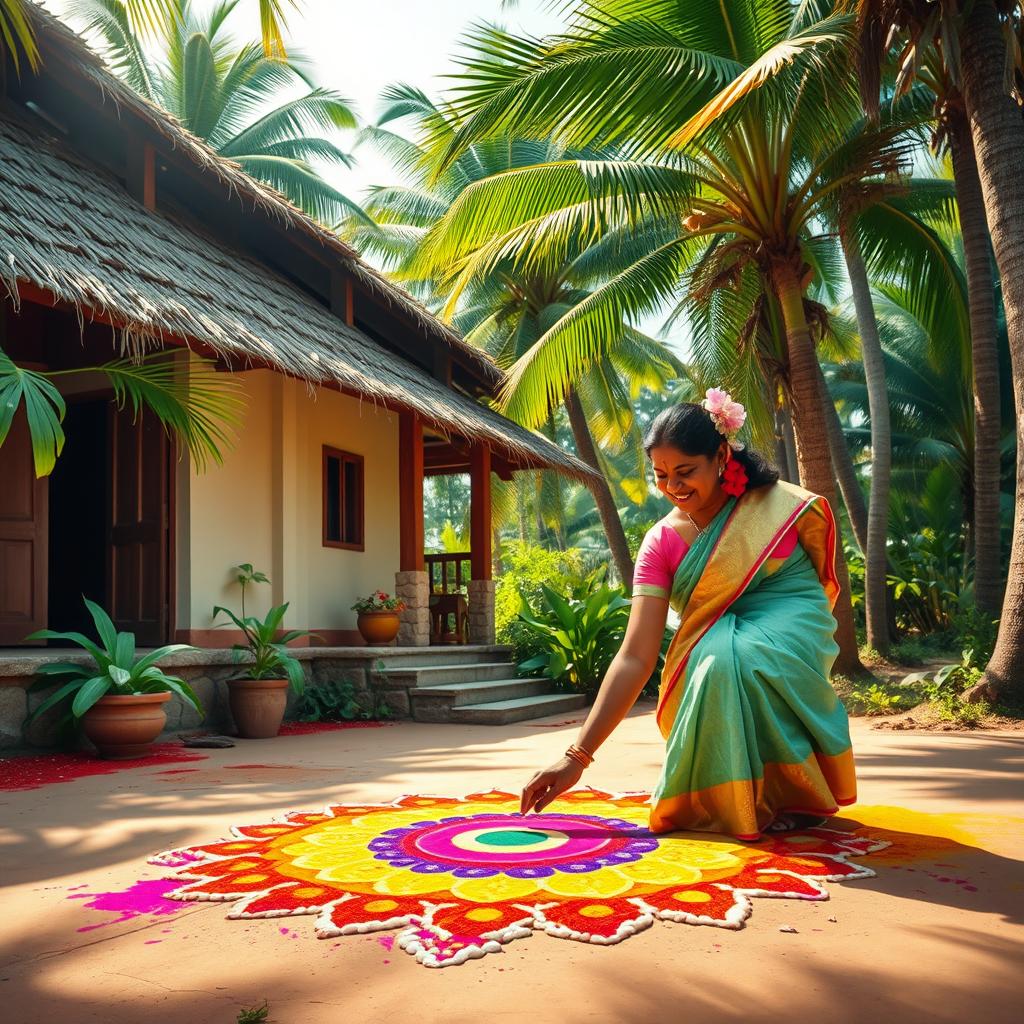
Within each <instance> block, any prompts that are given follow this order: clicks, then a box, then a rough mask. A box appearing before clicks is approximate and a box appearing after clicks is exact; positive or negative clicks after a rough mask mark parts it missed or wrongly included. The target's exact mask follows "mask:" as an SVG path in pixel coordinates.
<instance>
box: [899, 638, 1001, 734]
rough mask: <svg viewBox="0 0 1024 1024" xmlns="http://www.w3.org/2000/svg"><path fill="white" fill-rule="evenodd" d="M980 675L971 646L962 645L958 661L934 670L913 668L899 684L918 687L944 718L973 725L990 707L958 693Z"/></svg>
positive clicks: (979, 668)
mask: <svg viewBox="0 0 1024 1024" xmlns="http://www.w3.org/2000/svg"><path fill="white" fill-rule="evenodd" d="M983 675H984V671H983V669H982V668H981V667H979V665H978V662H977V660H976V658H975V655H974V650H973V649H972V648H966V649H965V650H964V651H963V652H961V655H960V661H959V662H954V663H952V664H949V665H943V666H942V667H941V668H940V669H938V670H936V671H935V672H914V673H912V674H911V675H909V676H906V677H905V678H904V679H903V683H902V685H903V686H907V687H915V688H919V689H920V692H921V694H922V696H923V697H924V699H925V700H927V701H928V702H929V703H931V704H933V705H934V706H935V707H936V708H937V709H938V712H939V715H940V717H942V718H943V719H945V720H946V721H949V722H956V723H957V724H959V725H977V724H978V722H980V721H981V719H982V718H984V717H985V716H986V715H987V714H989V713H990V712H991V710H992V709H991V707H990V706H989V705H988V704H987V703H985V702H984V701H979V702H977V703H973V704H966V703H964V701H963V700H961V695H962V694H963V692H964V691H965V690H967V689H969V688H970V687H972V686H973V685H974V684H975V683H977V682H978V680H980V679H981V677H982V676H983Z"/></svg>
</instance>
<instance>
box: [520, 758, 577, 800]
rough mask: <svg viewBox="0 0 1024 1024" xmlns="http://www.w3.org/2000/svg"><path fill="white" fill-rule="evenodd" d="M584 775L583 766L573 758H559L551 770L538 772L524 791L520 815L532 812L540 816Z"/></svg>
mask: <svg viewBox="0 0 1024 1024" xmlns="http://www.w3.org/2000/svg"><path fill="white" fill-rule="evenodd" d="M582 774H583V766H582V765H581V764H580V763H579V762H577V761H574V760H573V759H572V758H571V757H562V758H559V760H557V761H556V762H555V763H554V764H553V765H552V766H551V767H550V768H545V769H544V771H542V772H537V774H536V775H534V777H533V778H532V779H530V781H529V782H528V783H527V784H526V788H525V789H524V790H523V797H522V801H521V803H520V805H519V812H520V814H529V813H530V811H531V810H533V811H536V812H537V813H538V814H540V812H541V811H543V810H544V808H545V807H547V805H548V804H549V803H551V801H552V800H554V799H555V798H556V797H557V796H559V795H561V794H562V793H564V792H565V791H566V790H567V789H571V788H572V787H573V786H575V785H576V783H577V782H579V781H580V776H581V775H582Z"/></svg>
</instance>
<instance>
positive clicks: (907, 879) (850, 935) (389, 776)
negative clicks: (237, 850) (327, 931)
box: [0, 710, 1024, 1024]
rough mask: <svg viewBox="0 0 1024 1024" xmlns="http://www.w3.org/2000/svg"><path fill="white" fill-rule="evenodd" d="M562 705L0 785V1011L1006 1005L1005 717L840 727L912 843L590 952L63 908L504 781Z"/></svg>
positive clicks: (47, 1015)
mask: <svg viewBox="0 0 1024 1024" xmlns="http://www.w3.org/2000/svg"><path fill="white" fill-rule="evenodd" d="M574 721H578V720H576V719H574V720H570V721H567V720H565V719H564V718H563V719H556V720H546V721H542V722H534V723H525V724H523V725H519V726H513V727H508V728H487V727H467V726H432V725H415V724H400V725H393V726H389V727H386V728H381V729H363V730H346V731H341V732H333V733H322V734H318V735H311V736H300V737H288V738H285V737H278V738H277V739H274V740H264V741H240V742H239V745H238V746H237V747H235V748H233V749H230V750H213V751H209V752H208V753H209V755H210V756H209V759H208V760H205V761H198V762H194V763H192V764H185V765H180V766H174V765H166V764H164V765H156V766H154V767H153V768H146V769H134V770H131V771H124V772H119V773H117V774H113V775H104V776H95V777H91V778H85V779H78V780H76V781H74V782H70V783H64V784H57V785H50V786H46V787H45V788H42V789H37V790H31V791H24V792H14V793H0V823H2V827H0V881H2V883H3V886H4V889H3V895H2V902H0V905H2V909H3V912H2V914H0V1020H3V1021H5V1022H7V1024H42V1022H49V1021H60V1022H62V1024H80V1022H82V1024H84V1022H102V1024H140V1022H150V1021H154V1020H163V1021H182V1022H188V1024H233V1022H234V1021H236V1019H237V1014H238V1012H239V1010H240V1009H241V1008H243V1007H247V1006H252V1005H254V1004H260V1003H262V1001H263V1000H264V999H266V1000H267V1001H268V1002H269V1007H270V1016H269V1020H270V1021H276V1022H279V1024H319V1022H326V1021H332V1022H333V1021H351V1022H365V1024H378V1022H380V1024H383V1022H392V1021H394V1022H404V1021H430V1022H433V1021H441V1020H444V1021H445V1022H452V1024H461V1022H467V1024H468V1022H470V1021H473V1022H478V1021H485V1020H495V1021H517V1022H518V1021H524V1020H528V1021H537V1022H543V1024H547V1022H552V1024H555V1022H557V1024H581V1022H633V1021H637V1022H640V1021H657V1022H674V1021H688V1022H689V1021H734V1020H735V1021H739V1020H743V1021H769V1020H772V1021H774V1020H782V1019H788V1020H808V1021H816V1022H823V1024H831V1022H846V1021H849V1022H851V1024H852V1022H854V1021H856V1022H857V1024H862V1022H863V1021H865V1020H884V1021H888V1020H890V1019H892V1020H898V1021H901V1022H907V1024H910V1022H917V1021H921V1022H926V1021H927V1022H940V1021H950V1022H953V1021H957V1022H963V1021H968V1022H975V1021H978V1022H985V1024H999V1022H1003V1021H1007V1022H1009V1021H1011V1020H1013V1021H1018V1020H1020V998H1021V992H1022V987H1021V986H1022V982H1021V978H1022V976H1024V975H1022V966H1024V929H1022V927H1021V923H1022V918H1024V871H1022V860H1024V736H1021V735H1020V734H1019V733H1017V734H1010V733H970V734H951V735H935V734H932V735H919V734H907V733H885V732H879V731H876V730H872V729H871V728H870V727H869V725H868V724H867V723H866V722H863V721H860V722H855V723H854V737H855V747H856V750H857V754H858V760H859V766H860V779H861V791H860V798H861V802H860V804H858V805H857V806H856V807H854V808H851V809H850V810H849V811H847V812H845V815H844V816H846V817H849V818H853V819H856V820H859V821H862V822H864V823H866V824H869V825H871V826H872V828H873V831H876V832H877V834H878V835H879V836H881V837H882V838H885V837H886V836H887V835H888V836H890V837H892V836H894V835H895V836H900V835H902V836H904V837H906V836H907V835H908V834H910V835H912V836H914V837H916V838H915V839H914V841H913V842H911V843H910V845H909V846H908V845H907V843H906V842H904V843H903V844H901V846H900V848H901V849H902V850H903V851H904V853H903V854H902V855H901V856H900V857H896V856H894V855H892V854H887V853H885V852H882V853H876V854H874V855H872V856H871V857H869V858H866V862H869V863H870V866H871V867H873V868H874V869H875V870H876V872H877V877H875V878H869V879H863V880H859V881H850V882H847V883H844V884H838V883H829V890H830V893H831V900H830V901H829V902H827V903H811V902H801V901H792V900H771V899H758V900H755V901H754V913H753V916H752V918H751V919H750V920H749V921H748V922H747V924H746V927H745V928H744V929H743V930H741V931H727V930H724V929H719V928H711V927H695V926H690V925H685V924H667V923H662V922H658V923H656V924H655V925H654V927H652V928H650V929H648V930H647V931H644V932H642V933H640V934H639V935H636V936H634V937H632V938H630V939H628V940H627V941H626V942H624V943H621V944H619V945H617V946H612V947H599V946H591V945H585V944H582V943H578V942H571V941H562V940H558V939H555V938H552V937H550V936H547V935H543V934H534V935H532V936H531V937H530V938H527V939H523V940H520V941H516V942H513V943H511V944H510V945H508V946H506V947H505V950H504V952H502V953H501V954H495V955H490V956H487V957H485V958H484V959H482V960H478V961H471V962H469V963H467V964H466V965H464V966H460V967H450V968H446V969H443V970H429V969H427V968H425V967H422V966H420V965H419V964H417V963H416V962H415V961H414V959H413V958H412V957H411V956H408V955H406V954H405V953H403V952H401V951H400V950H399V949H398V948H397V947H395V948H394V949H391V950H389V949H388V948H387V945H388V943H387V942H386V941H385V942H382V941H381V936H380V935H379V934H378V935H369V936H365V935H360V936H349V937H346V938H343V939H340V940H320V941H318V940H317V939H316V938H315V937H314V935H313V918H311V917H294V918H290V919H287V920H281V919H278V920H257V921H229V920H226V919H225V916H224V915H225V912H226V906H225V905H223V904H221V905H217V904H209V903H207V904H182V905H181V909H180V910H178V911H177V912H176V913H174V914H169V915H152V914H142V915H139V916H132V917H129V918H127V919H125V920H120V919H119V918H120V916H121V915H119V914H117V913H115V912H112V911H105V910H102V909H96V908H90V907H89V906H88V905H87V904H88V903H89V902H90V899H89V898H86V897H90V898H91V897H93V896H94V894H101V893H108V892H116V891H120V890H125V889H127V888H129V887H131V886H133V885H134V884H136V883H138V882H139V881H140V880H155V879H158V878H160V871H159V869H157V868H154V867H152V866H150V865H147V863H146V859H147V857H149V856H151V855H152V854H154V853H156V852H159V851H161V850H166V849H170V848H173V847H180V846H185V845H189V844H198V843H204V842H213V841H216V840H218V839H221V838H225V837H226V836H227V826H228V825H230V824H247V823H248V824H252V823H257V822H261V821H265V820H267V819H269V818H270V817H273V816H276V815H280V814H282V813H284V812H285V811H288V810H317V809H319V808H321V807H322V806H323V805H325V804H327V803H329V802H331V801H361V800H390V799H392V798H394V797H397V796H399V795H401V794H403V793H408V792H420V793H435V794H443V795H451V796H462V795H464V794H466V793H469V792H472V791H474V790H481V789H489V788H492V787H497V788H501V789H507V790H512V791H518V789H519V788H521V786H522V784H523V783H524V781H525V780H526V778H527V777H528V776H529V774H530V773H531V772H532V771H533V770H534V769H536V768H537V767H541V766H543V765H545V764H547V763H548V762H549V761H550V760H552V759H553V757H554V756H555V755H556V754H557V753H559V752H561V751H562V750H564V749H565V746H566V744H567V742H568V741H569V740H570V739H571V737H572V736H573V735H574V732H575V727H574V725H573V724H571V722H574ZM660 755H661V744H660V741H659V738H658V736H657V732H656V729H655V726H654V721H653V715H652V714H651V712H650V711H649V710H644V711H643V712H639V713H636V714H634V715H633V716H632V717H631V718H630V719H628V720H627V721H626V722H625V723H624V724H623V726H622V728H621V730H620V731H619V733H617V734H616V736H615V737H613V739H612V740H611V741H610V742H609V744H608V745H607V747H606V748H605V749H603V750H602V751H601V752H600V757H599V759H598V762H597V763H596V764H595V765H594V766H593V768H592V769H591V770H590V772H589V773H588V775H587V778H586V781H587V782H588V783H590V784H591V785H593V786H595V787H599V788H604V789H607V790H610V791H622V790H636V789H647V788H650V786H651V785H652V783H653V782H654V780H655V778H656V775H657V769H658V764H659V758H660ZM243 765H244V766H248V767H233V766H243ZM176 767H180V768H183V769H193V770H190V771H173V769H175V768H176ZM169 771H171V772H172V773H170V774H167V773H168V772H169ZM894 849H895V847H894ZM908 850H909V851H910V852H909V853H908V852H907V851H908ZM830 917H834V918H835V921H834V922H832V921H829V918H830ZM783 926H791V927H794V928H796V929H797V931H796V932H795V933H786V932H780V930H779V929H780V927H783Z"/></svg>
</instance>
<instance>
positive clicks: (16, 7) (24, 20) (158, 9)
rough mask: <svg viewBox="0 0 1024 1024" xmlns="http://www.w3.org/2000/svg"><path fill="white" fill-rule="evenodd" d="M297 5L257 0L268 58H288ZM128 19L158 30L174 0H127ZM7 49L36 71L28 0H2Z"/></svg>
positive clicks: (0, 42)
mask: <svg viewBox="0 0 1024 1024" xmlns="http://www.w3.org/2000/svg"><path fill="white" fill-rule="evenodd" d="M286 2H287V4H288V6H290V7H293V8H297V7H298V6H299V0H258V3H259V15H260V29H261V35H262V40H261V42H262V46H263V53H264V55H265V56H267V57H282V58H283V57H285V56H286V53H285V45H284V30H285V28H286V25H285V12H284V8H285V3H286ZM124 7H125V9H126V11H127V14H128V18H129V22H130V24H131V25H132V27H133V28H134V29H135V30H136V31H139V32H143V33H146V32H150V33H153V32H159V31H160V30H161V28H163V27H165V26H166V24H167V23H168V22H171V21H173V20H174V19H175V17H177V8H176V4H175V2H174V0H125V4H124ZM5 49H6V50H8V51H9V52H10V54H11V56H12V58H13V60H14V66H15V68H16V69H19V70H20V67H21V55H22V54H24V56H25V58H26V59H27V60H28V63H29V66H30V67H31V68H32V70H35V69H36V68H37V67H38V65H39V48H38V46H37V45H36V38H35V31H34V29H33V27H32V21H31V16H30V3H29V0H0V54H2V53H3V52H4V50H5Z"/></svg>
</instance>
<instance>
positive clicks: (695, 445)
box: [644, 402, 779, 489]
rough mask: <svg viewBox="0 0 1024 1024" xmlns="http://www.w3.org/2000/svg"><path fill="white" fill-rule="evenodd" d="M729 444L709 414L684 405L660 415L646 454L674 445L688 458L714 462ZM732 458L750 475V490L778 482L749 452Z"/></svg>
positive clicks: (693, 405) (651, 428) (649, 435)
mask: <svg viewBox="0 0 1024 1024" xmlns="http://www.w3.org/2000/svg"><path fill="white" fill-rule="evenodd" d="M725 440H727V439H726V437H725V435H724V434H721V433H719V431H718V428H717V427H716V426H715V421H714V420H713V419H712V418H711V415H710V413H708V411H707V410H706V409H705V408H704V407H703V406H700V405H697V404H696V403H694V402H682V403H680V404H679V405H673V406H671V407H670V408H668V409H665V410H663V411H662V412H660V413H658V415H657V416H656V417H655V419H654V422H653V423H652V424H651V425H650V426H649V427H648V428H647V433H646V434H645V435H644V451H645V452H646V453H647V455H648V456H650V454H651V449H652V448H657V447H659V446H660V445H671V447H673V448H678V449H679V450H680V451H681V452H685V453H686V454H687V455H704V456H705V457H707V458H709V459H710V458H711V457H712V456H713V455H714V454H715V452H717V451H718V449H719V448H721V446H722V442H723V441H725ZM732 457H733V458H734V459H735V460H736V461H737V462H738V463H739V464H740V465H741V466H742V467H743V469H744V471H745V472H746V474H747V481H748V482H747V487H748V488H750V489H753V488H755V487H767V486H768V485H769V484H773V483H775V482H776V481H777V480H778V479H779V471H778V470H777V469H776V468H775V467H774V466H772V465H771V463H769V462H768V461H767V460H766V459H764V458H763V457H762V456H760V455H758V453H757V452H755V451H752V450H751V449H750V448H743V449H742V450H740V451H736V450H735V449H734V450H733V453H732Z"/></svg>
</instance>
